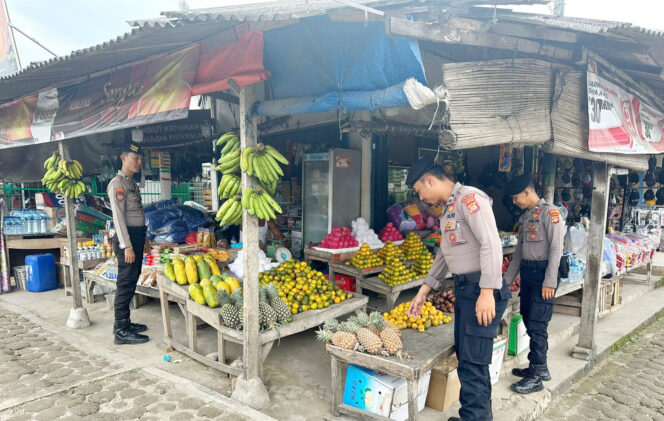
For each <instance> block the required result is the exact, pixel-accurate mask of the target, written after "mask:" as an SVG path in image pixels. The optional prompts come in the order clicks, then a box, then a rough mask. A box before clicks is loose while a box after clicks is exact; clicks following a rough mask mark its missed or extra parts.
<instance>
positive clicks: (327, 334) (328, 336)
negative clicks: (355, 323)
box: [316, 328, 357, 350]
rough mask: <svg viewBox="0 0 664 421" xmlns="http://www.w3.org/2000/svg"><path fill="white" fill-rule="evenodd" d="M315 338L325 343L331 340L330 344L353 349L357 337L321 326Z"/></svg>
mask: <svg viewBox="0 0 664 421" xmlns="http://www.w3.org/2000/svg"><path fill="white" fill-rule="evenodd" d="M316 339H318V340H319V341H323V342H327V343H330V342H331V343H332V345H334V346H338V347H339V348H343V349H350V350H353V349H355V347H356V346H357V338H356V337H355V335H354V334H352V333H349V332H344V331H338V332H334V333H332V331H330V330H328V329H326V328H321V329H319V330H318V332H316Z"/></svg>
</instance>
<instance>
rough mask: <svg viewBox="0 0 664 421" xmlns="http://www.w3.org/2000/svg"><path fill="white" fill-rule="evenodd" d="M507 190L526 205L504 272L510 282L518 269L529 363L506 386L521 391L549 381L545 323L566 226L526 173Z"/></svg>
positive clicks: (517, 202) (521, 205) (520, 204)
mask: <svg viewBox="0 0 664 421" xmlns="http://www.w3.org/2000/svg"><path fill="white" fill-rule="evenodd" d="M507 194H509V195H511V196H512V201H513V202H514V204H515V205H517V206H518V207H519V208H521V209H525V210H526V212H525V213H524V214H523V215H521V218H520V220H519V222H520V226H519V243H518V244H517V246H516V249H515V250H514V254H513V259H512V262H511V263H510V266H509V268H508V269H507V273H505V280H506V281H507V282H508V283H510V284H511V283H512V282H513V281H514V278H516V275H517V273H519V272H520V273H521V315H522V316H523V322H524V324H525V325H526V332H527V333H528V336H530V352H529V353H528V360H529V361H530V364H529V366H528V368H525V369H523V368H515V369H513V370H512V374H514V375H515V376H518V377H523V379H521V380H520V381H518V382H517V383H514V384H513V385H511V386H510V388H511V389H512V390H513V391H515V392H517V393H523V394H526V393H532V392H537V391H540V390H542V389H544V385H543V384H542V380H544V381H548V380H551V374H550V373H549V369H548V367H547V365H546V352H547V350H548V348H549V345H548V343H547V341H548V335H547V327H548V325H549V321H550V320H551V316H552V314H553V303H554V299H555V295H556V288H557V287H558V281H559V278H558V267H559V265H560V257H561V255H562V252H563V240H564V236H565V232H566V230H565V221H563V220H562V216H561V215H560V209H558V208H557V207H556V206H554V205H551V204H548V203H546V202H545V201H544V199H540V198H539V196H538V195H537V193H536V192H535V189H534V188H533V184H532V177H531V176H530V175H523V176H521V177H519V178H517V179H516V180H514V182H513V183H512V184H510V186H509V187H508V189H507Z"/></svg>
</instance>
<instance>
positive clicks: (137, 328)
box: [129, 322, 148, 333]
mask: <svg viewBox="0 0 664 421" xmlns="http://www.w3.org/2000/svg"><path fill="white" fill-rule="evenodd" d="M129 330H131V331H132V332H136V333H141V332H145V331H146V330H148V327H147V326H145V325H143V324H140V323H131V322H129Z"/></svg>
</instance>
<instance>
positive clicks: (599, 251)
mask: <svg viewBox="0 0 664 421" xmlns="http://www.w3.org/2000/svg"><path fill="white" fill-rule="evenodd" d="M593 168H594V174H593V196H592V203H591V210H590V232H589V234H588V256H587V258H586V261H587V266H586V278H585V281H584V284H583V300H582V302H581V327H580V328H579V342H578V345H577V346H575V347H574V350H573V352H572V356H574V357H575V358H580V359H584V360H592V359H594V358H595V352H596V349H595V326H596V324H597V314H598V305H599V298H600V286H601V282H602V274H601V266H602V255H603V251H604V233H605V231H606V216H607V209H608V205H609V194H608V192H609V168H608V165H607V163H606V162H595V163H594V164H593Z"/></svg>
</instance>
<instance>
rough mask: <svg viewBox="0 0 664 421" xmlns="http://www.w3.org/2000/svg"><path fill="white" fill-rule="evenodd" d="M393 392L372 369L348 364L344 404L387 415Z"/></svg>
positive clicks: (390, 407)
mask: <svg viewBox="0 0 664 421" xmlns="http://www.w3.org/2000/svg"><path fill="white" fill-rule="evenodd" d="M393 394H394V389H393V388H392V387H390V386H389V385H388V384H387V383H386V382H385V381H383V380H382V379H381V378H380V376H377V375H376V374H375V373H374V371H373V370H369V369H367V368H364V367H358V366H356V365H352V364H351V365H349V366H348V369H347V370H346V386H345V387H344V397H343V403H344V404H346V405H349V406H352V407H354V408H358V409H362V410H364V411H368V412H371V413H372V414H377V415H382V416H384V417H387V416H389V414H390V411H391V410H392V396H393Z"/></svg>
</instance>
